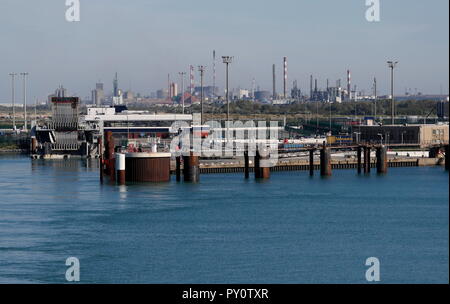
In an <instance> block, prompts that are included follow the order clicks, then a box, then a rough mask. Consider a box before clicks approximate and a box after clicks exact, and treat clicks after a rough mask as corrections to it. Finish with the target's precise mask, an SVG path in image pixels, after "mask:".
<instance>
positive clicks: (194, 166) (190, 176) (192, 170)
mask: <svg viewBox="0 0 450 304" xmlns="http://www.w3.org/2000/svg"><path fill="white" fill-rule="evenodd" d="M183 163H184V169H183V174H184V181H185V182H191V183H198V182H199V181H200V160H199V157H198V156H196V155H194V153H193V152H191V153H190V155H189V156H183Z"/></svg>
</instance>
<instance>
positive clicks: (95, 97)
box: [92, 83, 105, 106]
mask: <svg viewBox="0 0 450 304" xmlns="http://www.w3.org/2000/svg"><path fill="white" fill-rule="evenodd" d="M104 100H105V91H103V83H96V84H95V90H92V104H95V105H96V106H101V105H102V103H103V101H104Z"/></svg>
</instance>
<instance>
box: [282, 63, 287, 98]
mask: <svg viewBox="0 0 450 304" xmlns="http://www.w3.org/2000/svg"><path fill="white" fill-rule="evenodd" d="M283 61H284V84H283V87H284V91H283V96H284V99H286V98H287V80H288V65H287V57H284V58H283Z"/></svg>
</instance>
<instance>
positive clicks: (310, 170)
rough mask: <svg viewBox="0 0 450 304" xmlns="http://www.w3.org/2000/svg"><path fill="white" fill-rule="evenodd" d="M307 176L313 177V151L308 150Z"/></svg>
mask: <svg viewBox="0 0 450 304" xmlns="http://www.w3.org/2000/svg"><path fill="white" fill-rule="evenodd" d="M309 175H310V176H314V149H310V150H309Z"/></svg>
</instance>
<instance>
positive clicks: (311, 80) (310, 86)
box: [309, 75, 313, 100]
mask: <svg viewBox="0 0 450 304" xmlns="http://www.w3.org/2000/svg"><path fill="white" fill-rule="evenodd" d="M312 96H313V75H311V78H310V79H309V99H310V100H312Z"/></svg>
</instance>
